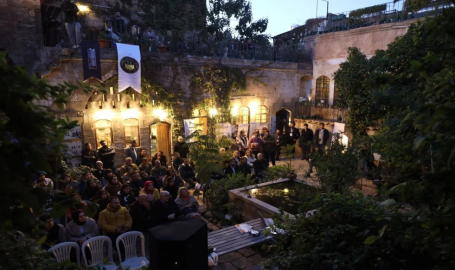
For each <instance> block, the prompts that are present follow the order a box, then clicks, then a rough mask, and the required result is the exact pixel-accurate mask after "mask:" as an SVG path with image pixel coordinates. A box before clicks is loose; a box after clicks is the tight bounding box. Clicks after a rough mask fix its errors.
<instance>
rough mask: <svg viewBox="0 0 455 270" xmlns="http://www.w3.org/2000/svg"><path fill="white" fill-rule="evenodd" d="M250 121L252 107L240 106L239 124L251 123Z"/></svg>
mask: <svg viewBox="0 0 455 270" xmlns="http://www.w3.org/2000/svg"><path fill="white" fill-rule="evenodd" d="M249 123H250V109H249V108H248V107H245V106H243V107H240V108H239V122H238V124H249Z"/></svg>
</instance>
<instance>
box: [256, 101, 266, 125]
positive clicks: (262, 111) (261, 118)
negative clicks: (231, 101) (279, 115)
mask: <svg viewBox="0 0 455 270" xmlns="http://www.w3.org/2000/svg"><path fill="white" fill-rule="evenodd" d="M268 112H269V109H267V107H266V106H264V105H261V106H259V107H258V110H257V112H256V123H267V119H268Z"/></svg>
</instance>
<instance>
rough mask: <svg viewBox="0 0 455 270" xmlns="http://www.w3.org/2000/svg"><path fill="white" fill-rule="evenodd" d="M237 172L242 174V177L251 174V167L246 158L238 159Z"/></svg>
mask: <svg viewBox="0 0 455 270" xmlns="http://www.w3.org/2000/svg"><path fill="white" fill-rule="evenodd" d="M237 168H238V172H239V173H243V175H244V176H247V175H248V174H251V166H250V165H248V160H247V158H246V157H241V158H240V164H239V165H238V166H237Z"/></svg>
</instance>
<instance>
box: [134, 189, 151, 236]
mask: <svg viewBox="0 0 455 270" xmlns="http://www.w3.org/2000/svg"><path fill="white" fill-rule="evenodd" d="M152 209H153V202H152V201H150V200H149V198H148V196H147V195H145V194H141V195H139V197H138V199H137V201H136V202H135V203H133V204H131V206H130V210H129V211H130V215H131V218H132V219H133V230H135V231H140V232H146V231H147V230H148V229H150V228H151V227H152V226H153V223H154V221H153V213H152Z"/></svg>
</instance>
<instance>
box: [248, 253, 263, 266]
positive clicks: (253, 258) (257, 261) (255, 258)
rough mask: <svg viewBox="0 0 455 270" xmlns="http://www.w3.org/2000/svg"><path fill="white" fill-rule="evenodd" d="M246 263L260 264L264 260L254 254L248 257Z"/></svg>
mask: <svg viewBox="0 0 455 270" xmlns="http://www.w3.org/2000/svg"><path fill="white" fill-rule="evenodd" d="M248 261H250V262H252V263H253V264H261V263H263V262H264V261H265V258H264V257H262V256H261V255H259V254H255V255H253V256H251V257H248Z"/></svg>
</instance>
